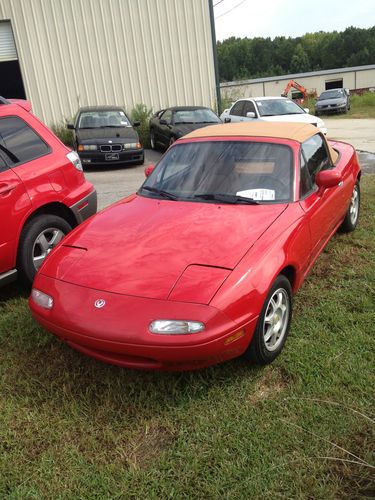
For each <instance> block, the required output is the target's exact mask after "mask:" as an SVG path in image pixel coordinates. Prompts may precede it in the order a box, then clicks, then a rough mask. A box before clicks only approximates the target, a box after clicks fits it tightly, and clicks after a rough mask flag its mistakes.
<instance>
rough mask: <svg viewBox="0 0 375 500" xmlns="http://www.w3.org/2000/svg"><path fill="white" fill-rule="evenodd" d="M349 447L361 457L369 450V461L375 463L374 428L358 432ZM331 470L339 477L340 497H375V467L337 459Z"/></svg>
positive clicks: (352, 499) (349, 499) (349, 498)
mask: <svg viewBox="0 0 375 500" xmlns="http://www.w3.org/2000/svg"><path fill="white" fill-rule="evenodd" d="M348 449H350V451H351V452H352V453H355V454H356V455H357V456H360V457H363V454H364V450H367V453H366V454H367V462H368V463H369V461H370V460H372V462H371V464H370V465H374V464H373V460H374V459H375V441H374V432H373V430H372V429H369V430H368V431H367V432H366V431H365V432H361V433H360V434H357V435H356V436H355V437H354V440H353V442H352V443H351V445H350V448H348ZM345 458H347V457H345ZM369 458H370V460H369ZM330 472H331V474H333V475H334V476H336V478H338V479H339V481H338V483H339V484H340V490H339V498H346V499H348V500H354V499H355V500H357V499H359V498H362V499H366V498H375V470H374V469H373V468H371V467H366V466H362V465H358V464H353V463H348V462H340V461H337V462H334V463H333V465H332V467H331V470H330Z"/></svg>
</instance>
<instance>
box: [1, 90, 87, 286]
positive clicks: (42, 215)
mask: <svg viewBox="0 0 375 500" xmlns="http://www.w3.org/2000/svg"><path fill="white" fill-rule="evenodd" d="M30 110H31V105H30V103H29V102H28V101H21V100H17V99H14V100H11V101H9V100H7V99H4V98H2V97H0V286H1V285H4V284H6V283H9V282H11V281H14V280H15V279H16V278H17V273H18V274H19V275H20V276H21V278H22V279H23V281H24V282H26V283H27V284H31V283H32V281H33V279H34V276H35V273H36V271H37V270H38V269H39V267H40V265H41V263H42V262H43V260H44V259H45V257H46V256H47V255H48V253H49V252H50V251H51V250H52V248H53V247H54V246H55V245H56V244H57V243H58V242H59V241H60V240H61V239H62V238H63V237H64V236H65V235H66V234H67V233H68V232H69V231H70V230H71V229H72V228H73V227H75V226H77V225H78V224H79V223H80V222H82V221H83V220H85V219H87V217H90V215H92V214H94V213H95V212H96V208H97V197H96V191H95V189H94V187H93V185H92V184H91V183H90V182H88V181H87V180H86V179H85V176H84V174H83V172H82V165H81V162H80V159H79V157H78V155H77V153H75V152H74V151H71V150H70V149H68V148H67V147H66V146H64V144H63V143H62V142H60V140H59V139H58V138H57V137H56V136H55V135H54V134H53V133H52V132H51V131H50V130H49V129H48V128H47V127H46V126H45V125H43V123H41V122H40V121H39V120H38V119H37V118H36V117H35V116H34V115H32V114H31V113H30Z"/></svg>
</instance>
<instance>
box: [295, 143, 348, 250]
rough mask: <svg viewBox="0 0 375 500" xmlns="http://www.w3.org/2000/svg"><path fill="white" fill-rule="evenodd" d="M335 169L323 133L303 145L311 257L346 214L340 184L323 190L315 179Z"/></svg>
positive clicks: (303, 191)
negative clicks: (341, 209)
mask: <svg viewBox="0 0 375 500" xmlns="http://www.w3.org/2000/svg"><path fill="white" fill-rule="evenodd" d="M328 168H333V165H332V162H331V158H330V155H329V153H328V149H327V146H326V143H325V140H324V139H323V137H322V136H321V134H316V135H314V136H312V137H310V138H309V139H307V140H306V141H305V142H304V143H303V144H302V145H301V151H300V205H301V207H302V209H303V210H304V212H305V213H306V215H307V218H308V222H309V227H310V235H311V247H312V253H311V258H312V259H314V258H315V257H316V256H317V255H318V254H319V252H320V251H321V249H322V247H323V246H324V244H325V243H326V241H327V239H328V238H329V237H330V235H331V234H332V231H333V230H334V228H335V227H336V225H337V223H338V222H339V220H340V218H341V217H342V214H341V213H340V211H339V210H338V208H339V207H340V206H341V205H342V192H341V190H342V187H343V183H342V182H341V183H340V184H339V185H337V186H334V187H331V188H328V189H322V190H319V189H318V188H317V186H316V184H315V177H316V175H317V174H318V172H320V171H321V170H324V169H328Z"/></svg>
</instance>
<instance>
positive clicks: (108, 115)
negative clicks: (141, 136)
mask: <svg viewBox="0 0 375 500" xmlns="http://www.w3.org/2000/svg"><path fill="white" fill-rule="evenodd" d="M130 126H131V124H130V120H129V118H128V117H127V116H126V114H125V113H124V112H123V111H121V110H118V109H109V110H104V111H84V112H83V113H81V115H80V117H79V121H78V128H102V127H116V128H117V127H130Z"/></svg>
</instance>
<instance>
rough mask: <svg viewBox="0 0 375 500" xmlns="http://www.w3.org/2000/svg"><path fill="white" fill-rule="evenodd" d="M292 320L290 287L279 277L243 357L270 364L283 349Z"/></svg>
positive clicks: (265, 303) (287, 282) (284, 278)
mask: <svg viewBox="0 0 375 500" xmlns="http://www.w3.org/2000/svg"><path fill="white" fill-rule="evenodd" d="M291 319H292V287H291V285H290V282H289V280H288V279H287V278H286V277H285V276H284V275H282V274H281V275H280V276H278V277H277V278H276V280H275V281H274V283H273V285H272V287H271V289H270V291H269V293H268V295H267V297H266V300H265V301H264V304H263V308H262V311H261V313H260V315H259V318H258V323H257V326H256V328H255V332H254V335H253V338H252V340H251V343H250V345H249V347H248V349H247V351H246V353H245V357H247V358H248V359H250V360H251V361H252V362H254V363H256V364H259V365H265V364H268V363H271V362H272V361H273V360H274V359H275V358H276V357H277V356H278V355H279V354H280V352H281V350H282V348H283V347H284V344H285V341H286V338H287V336H288V333H289V328H290V322H291Z"/></svg>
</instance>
